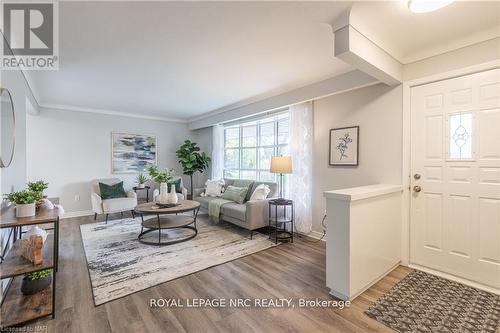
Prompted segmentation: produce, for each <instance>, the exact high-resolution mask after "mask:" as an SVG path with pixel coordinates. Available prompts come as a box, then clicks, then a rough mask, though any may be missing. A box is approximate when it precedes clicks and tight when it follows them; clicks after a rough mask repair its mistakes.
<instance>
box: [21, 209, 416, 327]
mask: <svg viewBox="0 0 500 333" xmlns="http://www.w3.org/2000/svg"><path fill="white" fill-rule="evenodd" d="M118 217H119V216H117V218H118ZM93 222H94V221H93V219H92V218H91V217H82V218H72V219H65V220H61V229H60V231H61V236H60V257H59V260H60V262H59V263H60V265H59V272H58V274H57V296H56V318H55V319H53V320H51V319H44V320H38V321H36V322H33V323H32V324H30V325H29V326H31V327H32V328H35V326H38V327H40V326H45V325H46V326H47V331H48V332H57V333H59V332H64V333H66V332H78V333H80V332H99V333H100V332H135V333H137V332H155V333H156V332H231V333H234V332H273V333H276V332H307V333H310V332H394V331H392V330H391V329H389V328H388V327H386V326H384V325H382V324H380V323H378V322H377V321H375V320H372V319H370V318H369V317H367V316H366V315H364V314H363V311H364V310H365V309H366V308H367V307H368V306H369V305H370V303H372V302H374V301H375V300H376V299H377V298H378V297H380V296H381V295H382V294H383V293H384V292H385V291H387V290H389V289H390V288H391V287H392V286H393V285H394V284H395V283H396V282H397V281H399V280H400V279H402V278H403V277H404V276H406V274H408V272H409V269H407V268H405V267H402V266H400V267H398V268H396V269H395V270H394V271H393V272H391V273H390V274H389V275H388V276H386V277H385V278H384V279H383V280H381V281H380V282H378V283H377V284H375V285H374V286H372V287H371V288H370V289H368V290H367V291H366V292H364V293H363V294H362V295H361V296H359V297H358V298H356V300H355V301H354V302H353V304H352V305H351V307H350V308H344V309H332V308H298V307H295V308H202V309H200V308H151V307H150V306H149V303H150V299H151V298H180V299H192V298H226V299H230V298H252V299H254V298H281V297H283V298H294V299H298V298H307V299H315V298H319V299H322V300H333V297H331V296H330V295H329V294H328V289H327V288H326V287H325V243H324V242H319V243H310V242H307V241H306V240H304V238H303V237H302V238H301V237H296V238H295V242H294V243H293V244H283V245H280V246H278V247H275V248H271V249H268V250H265V251H262V252H259V253H256V254H253V255H250V256H247V257H244V258H241V259H238V260H235V261H232V262H229V263H226V264H223V265H219V266H216V267H212V268H209V269H206V270H203V271H201V272H197V273H195V274H192V275H188V276H185V277H182V278H179V279H176V280H173V281H170V282H166V283H163V284H161V285H158V286H156V287H153V288H150V289H147V290H144V291H141V292H138V293H135V294H132V295H129V296H127V297H124V298H121V299H118V300H115V301H112V302H110V303H106V304H104V305H101V306H98V307H95V306H94V303H93V300H92V291H91V288H90V281H89V276H88V271H87V266H86V259H85V254H84V251H83V246H82V240H81V235H80V229H79V225H80V224H83V223H93Z"/></svg>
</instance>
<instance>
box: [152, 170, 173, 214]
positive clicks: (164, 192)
mask: <svg viewBox="0 0 500 333" xmlns="http://www.w3.org/2000/svg"><path fill="white" fill-rule="evenodd" d="M148 171H149V175H150V176H151V178H152V179H153V180H154V181H155V182H157V183H158V184H160V196H159V199H158V201H159V202H160V203H161V204H167V203H169V199H168V186H167V183H168V182H169V181H171V180H172V179H173V178H174V170H173V169H168V168H166V169H165V171H160V169H158V167H157V166H156V165H152V166H150V167H149V169H148Z"/></svg>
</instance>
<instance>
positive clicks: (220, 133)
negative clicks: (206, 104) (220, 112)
mask: <svg viewBox="0 0 500 333" xmlns="http://www.w3.org/2000/svg"><path fill="white" fill-rule="evenodd" d="M212 144H213V147H212V179H222V178H223V177H224V175H223V173H224V126H223V125H215V126H213V127H212Z"/></svg>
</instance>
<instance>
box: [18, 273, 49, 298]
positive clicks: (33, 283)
mask: <svg viewBox="0 0 500 333" xmlns="http://www.w3.org/2000/svg"><path fill="white" fill-rule="evenodd" d="M51 282H52V275H49V276H46V277H44V278H43V279H39V280H30V279H28V278H26V277H25V278H23V283H22V284H21V292H22V293H23V295H33V294H36V293H37V292H39V291H42V290H44V289H45V288H47V287H48V286H49V285H50V283H51Z"/></svg>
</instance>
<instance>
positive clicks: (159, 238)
mask: <svg viewBox="0 0 500 333" xmlns="http://www.w3.org/2000/svg"><path fill="white" fill-rule="evenodd" d="M156 217H157V218H158V245H159V244H161V224H160V214H157V215H156Z"/></svg>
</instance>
